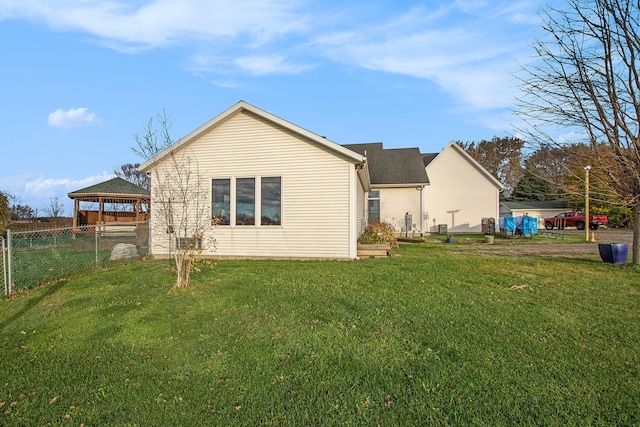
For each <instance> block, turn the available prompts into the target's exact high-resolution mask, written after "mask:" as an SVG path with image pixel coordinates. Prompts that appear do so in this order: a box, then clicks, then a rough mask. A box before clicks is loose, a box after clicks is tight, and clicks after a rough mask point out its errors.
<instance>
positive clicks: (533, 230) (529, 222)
mask: <svg viewBox="0 0 640 427" xmlns="http://www.w3.org/2000/svg"><path fill="white" fill-rule="evenodd" d="M516 232H517V233H522V234H524V235H525V236H530V235H532V234H538V220H537V219H536V218H534V217H532V216H527V215H524V216H518V217H516Z"/></svg>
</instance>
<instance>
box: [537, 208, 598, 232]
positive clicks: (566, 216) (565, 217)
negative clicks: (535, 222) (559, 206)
mask: <svg viewBox="0 0 640 427" xmlns="http://www.w3.org/2000/svg"><path fill="white" fill-rule="evenodd" d="M607 223H608V219H607V216H606V215H591V217H590V218H589V228H590V229H592V230H597V229H598V227H599V226H601V225H604V226H606V225H607ZM584 224H585V218H584V212H581V211H574V212H563V213H561V214H558V215H556V216H553V217H551V218H545V219H544V228H546V229H547V230H553V229H554V228H557V229H559V230H562V229H563V228H565V227H576V228H577V229H578V230H584Z"/></svg>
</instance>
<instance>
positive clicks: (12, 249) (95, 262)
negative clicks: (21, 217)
mask: <svg viewBox="0 0 640 427" xmlns="http://www.w3.org/2000/svg"><path fill="white" fill-rule="evenodd" d="M148 242H149V223H148V221H145V222H113V223H104V224H99V225H91V226H82V227H64V228H50V229H44V230H30V231H15V232H12V231H11V230H7V238H6V241H3V242H0V243H1V244H3V245H4V246H5V248H4V250H3V251H2V255H3V256H2V258H3V264H2V265H3V276H4V277H5V279H4V283H5V294H8V293H11V292H12V291H15V290H17V289H22V288H29V287H33V286H37V285H39V284H41V283H44V282H48V281H56V280H60V279H62V278H65V277H68V276H70V275H73V274H78V273H80V272H83V271H88V270H91V269H98V268H104V267H107V266H109V265H110V264H112V263H114V262H121V261H120V260H115V259H112V251H113V249H114V247H115V246H116V245H118V244H121V243H123V244H128V245H133V246H128V248H127V249H129V251H130V252H129V253H130V254H131V253H135V254H137V255H136V256H137V258H139V257H141V256H143V255H144V254H146V253H147V252H148ZM134 247H135V248H134ZM128 259H131V258H128Z"/></svg>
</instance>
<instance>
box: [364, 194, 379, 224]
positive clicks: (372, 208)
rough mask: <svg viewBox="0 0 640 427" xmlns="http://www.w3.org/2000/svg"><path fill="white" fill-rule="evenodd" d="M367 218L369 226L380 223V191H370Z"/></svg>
mask: <svg viewBox="0 0 640 427" xmlns="http://www.w3.org/2000/svg"><path fill="white" fill-rule="evenodd" d="M367 218H368V222H369V224H371V223H373V222H380V190H372V191H369V195H368V212H367Z"/></svg>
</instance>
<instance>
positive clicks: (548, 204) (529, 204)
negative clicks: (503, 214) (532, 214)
mask: <svg viewBox="0 0 640 427" xmlns="http://www.w3.org/2000/svg"><path fill="white" fill-rule="evenodd" d="M500 204H501V205H504V206H506V207H508V208H509V209H531V210H533V209H536V210H539V209H568V207H567V206H568V205H567V203H566V202H564V201H562V200H525V201H520V200H505V201H503V202H501V203H500Z"/></svg>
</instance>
